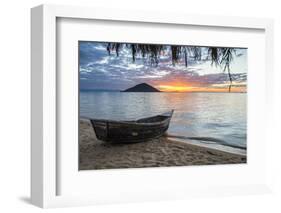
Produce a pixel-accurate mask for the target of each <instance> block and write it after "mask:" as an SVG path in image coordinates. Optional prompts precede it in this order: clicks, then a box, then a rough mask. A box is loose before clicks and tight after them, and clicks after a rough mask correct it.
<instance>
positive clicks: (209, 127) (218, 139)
mask: <svg viewBox="0 0 281 213" xmlns="http://www.w3.org/2000/svg"><path fill="white" fill-rule="evenodd" d="M246 104H247V94H245V93H164V92H163V93H134V92H132V93H125V92H96V91H80V116H83V117H84V116H86V117H91V118H100V119H111V120H113V119H114V120H115V119H117V120H128V119H133V120H134V119H137V118H142V117H147V116H153V115H155V114H160V113H163V112H165V111H168V110H171V109H174V110H175V112H174V115H173V117H172V120H171V123H170V127H169V129H168V135H172V136H184V137H189V138H190V137H191V138H192V140H190V139H188V140H185V139H183V137H181V138H180V139H177V140H180V141H183V142H189V143H193V144H197V145H201V146H207V147H211V148H215V149H221V150H224V151H229V152H234V153H240V154H246V145H247V143H246V141H247V106H246ZM173 139H176V138H174V137H173Z"/></svg>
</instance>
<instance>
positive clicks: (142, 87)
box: [121, 83, 161, 92]
mask: <svg viewBox="0 0 281 213" xmlns="http://www.w3.org/2000/svg"><path fill="white" fill-rule="evenodd" d="M121 92H161V91H160V90H158V89H156V88H155V87H153V86H151V85H149V84H147V83H141V84H137V85H135V86H133V87H130V88H128V89H126V90H123V91H121Z"/></svg>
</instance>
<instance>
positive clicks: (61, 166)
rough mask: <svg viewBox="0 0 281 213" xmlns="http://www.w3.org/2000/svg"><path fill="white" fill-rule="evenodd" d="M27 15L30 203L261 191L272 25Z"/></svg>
mask: <svg viewBox="0 0 281 213" xmlns="http://www.w3.org/2000/svg"><path fill="white" fill-rule="evenodd" d="M31 14H32V17H31V23H32V32H31V41H32V47H31V50H32V109H31V110H32V118H31V121H32V143H31V145H32V146H31V153H32V162H31V168H32V173H31V177H32V180H31V183H32V184H31V199H32V203H33V204H35V205H37V206H40V207H58V206H75V205H90V204H99V203H117V202H139V201H144V200H165V199H179V198H188V197H194V196H197V197H198V196H214V195H218V196H222V195H233V194H237V195H240V194H253V193H264V192H269V191H270V178H271V173H270V169H269V168H270V165H269V162H270V161H269V157H270V156H269V152H268V150H270V135H271V134H270V131H271V130H270V129H271V119H272V114H271V113H270V112H271V109H272V98H271V95H270V92H269V91H270V90H271V87H272V86H273V85H272V80H271V79H272V78H273V62H272V58H273V50H272V48H273V38H272V37H273V35H272V31H273V23H272V20H270V19H255V18H238V17H215V16H195V15H187V14H166V13H161V12H155V13H151V12H145V11H114V10H105V9H99V8H82V7H81V8H80V7H68V6H53V5H42V6H39V7H35V8H33V9H32V10H31ZM120 195H122V196H120Z"/></svg>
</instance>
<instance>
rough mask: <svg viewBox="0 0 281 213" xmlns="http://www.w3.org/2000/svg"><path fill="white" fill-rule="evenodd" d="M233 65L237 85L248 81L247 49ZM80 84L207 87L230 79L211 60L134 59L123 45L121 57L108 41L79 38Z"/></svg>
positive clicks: (121, 87) (93, 86)
mask: <svg viewBox="0 0 281 213" xmlns="http://www.w3.org/2000/svg"><path fill="white" fill-rule="evenodd" d="M238 52H239V53H238V56H237V57H236V58H235V59H234V61H236V62H235V63H233V65H232V78H233V81H234V82H235V83H236V85H238V84H240V85H242V84H244V85H245V84H246V81H247V57H246V56H247V54H246V53H247V52H246V50H238ZM79 56H80V60H79V62H80V63H79V65H80V88H81V89H114V90H124V89H126V88H128V87H131V86H134V85H135V84H138V83H142V82H147V83H150V84H152V85H157V84H160V83H162V84H163V83H164V82H178V81H181V82H182V83H186V84H188V85H192V86H196V87H208V86H213V85H220V84H221V85H224V84H226V83H229V77H228V74H227V73H224V72H222V68H221V67H216V66H212V65H211V62H210V61H196V60H194V59H193V58H189V60H188V61H189V63H188V66H187V67H185V62H184V60H180V61H179V63H178V64H176V65H175V66H173V65H172V63H171V55H169V53H167V54H165V55H162V56H161V57H160V61H159V64H158V66H152V65H151V64H150V63H149V61H148V60H145V59H143V58H142V57H141V56H140V55H138V56H137V57H136V60H135V62H134V63H133V61H132V56H131V52H130V50H128V49H126V48H124V49H121V51H120V53H119V57H117V56H116V54H115V53H111V55H109V54H108V52H107V50H106V43H101V42H80V44H79Z"/></svg>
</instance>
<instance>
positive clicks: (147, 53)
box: [107, 43, 235, 92]
mask: <svg viewBox="0 0 281 213" xmlns="http://www.w3.org/2000/svg"><path fill="white" fill-rule="evenodd" d="M122 48H127V49H129V50H130V51H131V54H132V60H133V62H135V60H136V56H137V55H141V56H142V58H143V59H149V62H150V64H151V65H153V66H157V65H158V63H159V58H160V56H161V55H163V51H169V50H170V51H171V60H172V61H171V63H172V64H173V65H176V64H177V63H178V62H179V61H180V59H184V62H185V66H186V67H187V66H188V58H193V59H194V60H197V61H200V60H202V58H203V53H202V47H193V46H183V45H159V44H157V45H156V44H123V43H108V44H107V51H108V54H111V53H112V52H115V54H116V56H117V57H118V56H119V52H120V50H121V49H122ZM206 50H207V51H206V52H207V55H204V56H205V57H204V58H203V59H204V60H211V65H215V66H221V67H222V70H223V72H225V71H227V73H228V77H229V82H230V83H229V92H230V91H231V86H232V76H231V72H230V64H231V62H232V60H233V54H235V49H234V48H228V47H208V48H207V47H206Z"/></svg>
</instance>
